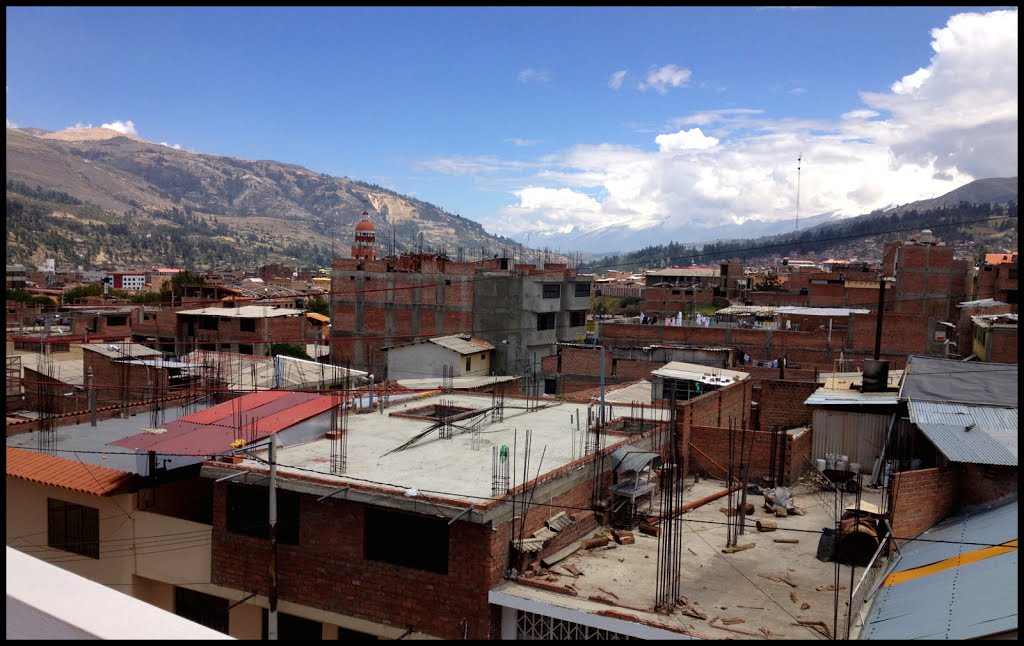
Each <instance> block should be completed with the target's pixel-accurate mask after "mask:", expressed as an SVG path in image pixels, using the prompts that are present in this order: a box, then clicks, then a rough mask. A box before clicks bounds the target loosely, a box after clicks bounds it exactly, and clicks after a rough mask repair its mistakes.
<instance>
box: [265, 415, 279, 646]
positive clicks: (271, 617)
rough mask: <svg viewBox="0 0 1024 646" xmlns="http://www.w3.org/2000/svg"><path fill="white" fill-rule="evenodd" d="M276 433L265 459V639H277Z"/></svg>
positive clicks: (271, 438) (272, 436) (271, 437)
mask: <svg viewBox="0 0 1024 646" xmlns="http://www.w3.org/2000/svg"><path fill="white" fill-rule="evenodd" d="M276 444H277V435H276V434H274V433H271V434H270V446H269V448H268V450H267V459H268V460H269V462H270V513H269V518H270V592H269V593H268V594H267V598H268V600H269V602H270V612H268V613H267V639H275V640H276V639H277V459H276V457H275V456H274V449H275V445H276Z"/></svg>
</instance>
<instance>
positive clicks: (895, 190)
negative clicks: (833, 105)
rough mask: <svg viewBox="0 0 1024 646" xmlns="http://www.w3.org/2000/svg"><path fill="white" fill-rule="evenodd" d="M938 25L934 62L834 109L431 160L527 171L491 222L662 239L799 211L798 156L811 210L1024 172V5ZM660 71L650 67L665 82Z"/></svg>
mask: <svg viewBox="0 0 1024 646" xmlns="http://www.w3.org/2000/svg"><path fill="white" fill-rule="evenodd" d="M931 36H932V39H933V43H932V48H933V56H932V58H931V60H930V61H929V62H928V64H927V65H925V66H923V67H921V70H924V72H922V71H921V70H914V68H916V67H918V65H914V67H913V68H910V69H908V70H907V73H906V74H905V75H902V76H899V77H897V78H894V79H892V81H891V83H887V85H889V87H888V88H887V90H886V91H883V92H877V93H875V92H863V93H862V94H861V95H860V99H861V101H860V103H858V102H856V101H853V102H851V105H849V106H848V108H847V109H846V110H844V111H843V112H841V113H839V114H836V115H835V117H834V118H832V119H827V120H826V119H816V120H809V119H804V120H800V119H780V118H775V117H771V116H770V115H768V114H766V113H765V112H763V111H761V110H759V109H757V108H756V107H733V108H728V109H721V110H702V111H695V112H692V113H688V114H683V115H682V116H679V117H677V118H675V119H672V120H670V121H669V123H668V124H667V126H666V127H664V128H662V129H660V130H659V131H658V132H657V133H656V134H655V133H652V134H651V135H650V136H649V139H648V140H647V143H646V144H644V145H637V146H623V145H615V144H609V143H604V144H595V145H578V146H575V147H572V148H570V149H567V150H563V151H560V152H558V153H557V154H553V155H547V156H545V157H542V158H539V159H537V160H536V161H534V162H530V163H526V162H517V163H514V164H513V163H512V162H507V161H503V160H501V159H498V158H476V159H450V160H437V161H435V162H433V163H432V166H431V168H433V169H434V170H437V171H440V172H446V173H451V174H467V175H482V176H486V177H487V178H488V179H493V178H495V177H499V176H500V177H502V181H503V182H517V184H516V185H514V186H512V187H511V188H509V189H508V190H509V194H510V195H512V196H513V200H514V201H513V203H512V205H510V206H508V207H507V208H505V209H503V210H501V211H500V212H499V213H497V214H496V216H495V217H494V218H493V219H490V220H482V221H481V223H482V224H484V226H485V227H487V229H488V230H490V231H494V232H496V233H500V234H503V235H510V236H516V235H520V234H525V233H527V232H531V231H532V232H565V231H571V230H573V228H576V229H577V230H582V229H595V228H598V227H602V226H608V225H616V224H618V225H623V226H628V227H630V228H632V229H634V230H636V229H643V228H646V227H654V226H660V227H661V228H660V229H658V231H659V236H660V239H658V240H654V241H653V242H652V243H657V242H667V241H668V240H669V239H674V240H676V241H679V242H686V241H693V240H695V239H697V236H696V235H695V234H697V233H699V230H700V229H707V228H712V227H718V226H721V225H732V224H739V223H742V222H745V221H749V220H760V221H770V220H791V219H793V218H794V216H795V215H796V212H797V210H796V202H797V157H798V156H800V157H802V164H801V166H802V168H801V172H800V197H799V203H800V216H801V218H804V217H809V216H812V215H816V214H819V213H827V212H828V213H831V212H834V213H838V214H841V215H860V214H863V213H868V212H870V211H872V210H875V209H878V208H882V207H885V206H888V205H891V204H905V203H908V202H912V201H915V200H919V199H924V198H926V197H935V196H939V195H942V194H943V193H947V192H949V191H951V190H953V189H955V188H957V187H959V186H962V185H963V184H966V183H967V182H969V181H971V180H974V179H981V178H988V177H1013V176H1015V175H1017V140H1018V124H1017V74H1018V69H1017V67H1018V65H1017V11H1016V10H1001V11H993V12H989V13H985V14H982V13H966V14H959V15H956V16H953V17H952V18H950V20H949V21H948V23H947V24H946V25H945V26H943V27H941V28H938V29H935V30H933V31H932V33H931ZM662 69H664V68H662ZM663 76H664V78H666V79H668V78H671V75H663ZM655 77H657V75H655ZM655 77H651V78H650V80H648V81H646V82H647V83H648V84H649V87H650V88H652V89H657V87H659V86H656V85H655V84H654V83H655ZM657 78H662V77H657ZM676 78H678V77H676ZM680 82H681V83H682V82H684V81H680ZM669 86H670V82H669V81H668V80H665V82H664V84H663V87H666V88H667V87H669ZM666 236H672V237H671V238H666Z"/></svg>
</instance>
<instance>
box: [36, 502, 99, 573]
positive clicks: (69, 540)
mask: <svg viewBox="0 0 1024 646" xmlns="http://www.w3.org/2000/svg"><path fill="white" fill-rule="evenodd" d="M46 520H47V524H46V538H47V545H49V546H50V547H55V548H57V549H59V550H64V551H65V552H74V553H75V554H81V555H82V556H89V557H91V558H94V559H98V558H99V557H100V510H99V509H95V508H93V507H85V506H83V505H76V504H75V503H73V502H66V501H64V500H56V499H54V498H47V500H46Z"/></svg>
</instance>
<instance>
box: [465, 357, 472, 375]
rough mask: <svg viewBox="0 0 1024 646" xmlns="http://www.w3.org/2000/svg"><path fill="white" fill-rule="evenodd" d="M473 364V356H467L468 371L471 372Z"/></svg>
mask: <svg viewBox="0 0 1024 646" xmlns="http://www.w3.org/2000/svg"><path fill="white" fill-rule="evenodd" d="M472 365H473V357H466V372H469V371H470V370H471V367H470V366H472Z"/></svg>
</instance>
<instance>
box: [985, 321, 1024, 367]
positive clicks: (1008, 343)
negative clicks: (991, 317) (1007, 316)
mask: <svg viewBox="0 0 1024 646" xmlns="http://www.w3.org/2000/svg"><path fill="white" fill-rule="evenodd" d="M989 334H991V335H992V355H991V356H990V357H989V358H988V360H989V361H992V362H995V363H1017V362H1018V361H1019V360H1020V355H1019V354H1018V353H1017V348H1018V345H1017V341H1018V338H1017V330H1016V329H1008V328H991V329H990V330H989Z"/></svg>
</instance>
